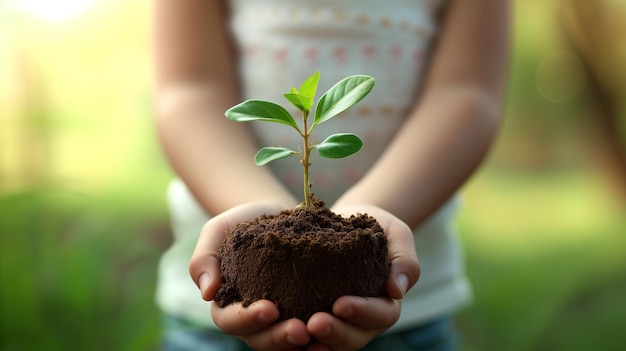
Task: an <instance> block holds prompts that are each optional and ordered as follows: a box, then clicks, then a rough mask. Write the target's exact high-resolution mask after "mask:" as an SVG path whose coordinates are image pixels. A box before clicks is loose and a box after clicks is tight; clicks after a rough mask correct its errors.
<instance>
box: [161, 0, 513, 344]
mask: <svg viewBox="0 0 626 351" xmlns="http://www.w3.org/2000/svg"><path fill="white" fill-rule="evenodd" d="M155 4H156V7H155V44H156V45H155V56H156V124H157V129H158V133H159V136H160V139H161V142H162V145H163V148H164V151H165V153H166V155H167V157H168V159H169V161H170V162H171V164H172V167H173V169H174V170H175V172H176V174H177V175H178V179H177V180H175V181H174V182H173V183H172V184H171V186H170V189H169V198H168V199H169V204H170V207H171V213H172V223H173V228H174V244H173V245H172V247H171V249H170V250H168V252H166V253H165V255H164V256H163V258H162V260H161V265H160V269H159V285H158V291H157V300H158V304H159V306H160V307H161V309H162V310H163V311H164V313H165V314H166V316H167V317H166V318H167V321H166V322H167V324H166V330H165V346H166V349H171V350H240V349H246V344H247V345H248V346H249V347H251V348H253V349H259V350H286V349H301V348H304V347H308V349H310V350H328V349H333V350H356V349H359V348H363V347H367V348H366V349H368V350H384V349H388V350H422V349H428V350H431V349H433V350H434V349H436V350H454V349H455V347H456V346H455V345H456V343H455V337H454V333H453V332H452V330H451V328H450V325H451V317H450V316H451V315H452V314H453V313H454V312H455V311H456V310H458V309H459V308H460V307H462V306H463V305H465V304H467V303H468V302H469V300H470V295H471V294H470V287H469V284H468V282H467V280H466V277H465V275H464V270H463V264H462V253H461V250H460V247H459V243H458V239H457V237H456V234H455V232H454V230H453V228H452V222H453V217H454V214H455V212H456V207H457V205H456V203H457V201H456V200H455V199H456V196H455V193H456V192H457V190H458V189H459V188H460V187H461V186H462V185H463V184H464V182H465V181H466V180H467V179H468V178H469V177H470V176H471V175H472V173H473V172H474V171H475V170H476V168H477V167H478V166H479V164H480V162H481V160H482V159H483V158H484V156H485V154H486V153H487V151H488V149H489V146H490V144H491V142H492V140H493V138H494V135H495V134H496V130H497V126H498V122H499V118H500V115H501V113H502V111H501V109H502V101H503V96H504V87H505V79H504V76H505V71H506V66H507V51H508V35H509V28H508V27H509V13H508V12H509V4H508V1H505V0H449V1H446V2H443V1H438V0H398V1H393V2H383V1H375V0H317V1H305V0H230V1H226V0H224V1H217V0H211V1H206V0H182V1H168V0H156V1H155ZM315 71H320V72H321V79H320V83H319V88H318V91H321V92H323V91H325V90H327V89H328V88H329V87H330V86H331V85H332V84H333V83H335V82H336V81H338V80H339V79H341V78H344V77H347V76H349V75H352V74H368V75H371V76H373V77H374V78H376V86H375V87H374V90H373V91H372V92H371V93H370V94H369V95H368V96H367V97H366V98H365V99H364V100H363V101H361V102H360V103H359V104H358V105H357V106H355V107H354V108H353V109H351V110H348V111H347V112H346V113H344V114H342V115H341V116H340V117H337V118H335V119H333V120H332V121H331V122H329V123H325V124H323V125H320V126H319V127H318V129H316V131H315V137H316V138H317V140H318V141H319V140H322V139H323V138H325V137H326V136H328V135H329V134H331V133H334V132H341V131H346V132H352V133H355V134H357V135H360V136H361V137H362V138H363V139H364V147H363V150H361V151H360V152H358V153H357V154H355V155H351V156H350V157H348V158H346V159H342V160H341V161H338V160H330V159H322V158H320V157H317V158H315V159H314V160H313V163H314V167H313V170H312V172H313V173H312V174H311V176H312V181H313V191H314V192H315V195H316V197H318V198H321V199H323V200H324V201H325V202H326V203H327V204H328V205H329V206H331V209H332V210H334V211H335V212H338V213H341V214H345V215H349V214H351V213H357V212H361V213H362V212H367V213H369V214H370V215H372V216H374V217H376V218H377V219H378V221H379V222H380V223H381V224H382V225H383V227H384V229H385V230H386V234H387V236H388V239H389V244H390V252H389V254H390V258H391V260H392V266H391V271H390V276H389V280H388V282H387V290H388V294H389V298H360V297H354V296H345V297H342V298H340V299H338V300H337V302H336V303H335V304H334V306H333V314H332V315H331V314H327V313H318V314H315V315H314V316H313V317H311V318H310V320H309V321H306V322H303V321H300V320H296V319H292V320H287V321H284V322H280V323H274V321H275V320H276V319H277V318H278V311H277V308H276V306H275V305H273V304H272V303H271V302H270V301H259V302H256V303H253V304H252V305H251V306H248V307H246V308H243V307H242V306H241V304H233V305H229V306H226V307H225V308H218V307H217V306H215V305H213V304H212V303H209V302H206V301H203V299H205V300H211V299H212V298H213V296H214V294H215V292H216V290H217V288H218V287H219V284H220V278H219V262H218V260H217V256H216V253H217V252H218V249H219V246H220V244H221V240H222V238H223V237H224V231H225V229H226V228H227V227H229V226H230V225H233V224H235V223H237V222H240V221H243V220H246V219H251V218H254V217H257V216H259V215H261V214H264V213H268V214H273V213H277V212H279V211H280V210H282V209H287V208H293V207H294V206H295V205H296V204H297V203H298V202H300V201H302V199H301V195H300V192H301V180H300V177H299V172H300V171H301V170H300V169H299V167H298V166H297V165H296V166H294V165H293V161H291V162H290V160H286V161H279V162H274V163H272V164H271V165H270V166H264V167H257V166H255V165H254V163H253V162H252V159H253V155H254V154H255V152H256V151H257V150H258V148H259V145H285V146H289V147H297V146H298V145H299V143H300V141H299V139H298V138H299V136H298V135H292V134H294V133H288V132H289V131H288V130H285V129H284V128H280V127H277V126H276V125H268V124H264V123H252V124H240V123H235V122H231V121H229V120H227V119H226V118H225V117H224V112H225V111H226V110H227V109H228V108H229V107H231V106H233V105H235V104H237V103H239V102H241V101H242V100H244V99H248V98H256V99H264V100H269V101H274V102H277V103H280V102H281V101H283V100H282V94H283V93H286V92H288V89H289V88H290V87H291V86H297V85H299V84H300V83H301V82H302V81H303V80H304V79H305V78H307V77H308V76H310V75H311V74H312V73H313V72H315ZM283 105H284V106H288V104H286V103H285V104H283ZM207 221H208V222H207ZM205 223H206V225H205ZM194 247H195V251H194ZM192 252H193V257H192ZM416 253H417V257H419V265H418V262H417V259H416V256H415V255H416ZM190 259H191V261H190ZM189 262H191V263H190V264H189ZM420 269H421V277H420V281H419V284H417V285H416V286H415V287H414V288H412V289H411V287H412V286H413V285H414V284H415V283H416V281H417V279H418V276H419V275H420ZM188 270H189V272H191V277H189V274H188ZM194 283H195V284H194ZM198 288H200V293H198ZM400 312H402V313H401V314H400ZM232 335H234V336H232ZM235 336H236V337H235ZM366 345H367V346H366ZM434 347H438V348H434Z"/></svg>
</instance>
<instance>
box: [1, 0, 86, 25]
mask: <svg viewBox="0 0 626 351" xmlns="http://www.w3.org/2000/svg"><path fill="white" fill-rule="evenodd" d="M96 1H98V0H55V1H50V0H11V1H10V2H9V4H10V5H11V6H13V7H14V8H16V9H19V10H21V11H24V12H26V13H28V14H30V15H32V16H35V17H37V18H40V19H43V20H47V21H64V20H68V19H70V18H72V17H76V16H78V15H80V14H82V13H84V12H85V11H87V10H88V9H89V8H90V7H91V6H92V5H93V4H95V3H96Z"/></svg>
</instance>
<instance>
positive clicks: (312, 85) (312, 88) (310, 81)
mask: <svg viewBox="0 0 626 351" xmlns="http://www.w3.org/2000/svg"><path fill="white" fill-rule="evenodd" d="M319 81H320V72H319V71H318V72H315V73H313V75H312V76H310V77H309V78H307V79H306V80H305V81H304V82H303V83H302V85H300V95H302V96H306V97H309V98H311V100H312V99H313V98H314V97H315V93H316V92H317V83H319ZM309 108H311V107H309Z"/></svg>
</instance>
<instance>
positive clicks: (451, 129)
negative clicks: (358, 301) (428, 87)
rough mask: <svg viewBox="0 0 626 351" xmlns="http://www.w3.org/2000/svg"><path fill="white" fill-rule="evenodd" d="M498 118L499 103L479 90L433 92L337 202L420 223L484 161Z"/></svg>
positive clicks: (339, 204) (411, 222)
mask: <svg viewBox="0 0 626 351" xmlns="http://www.w3.org/2000/svg"><path fill="white" fill-rule="evenodd" d="M432 116H437V117H436V118H431V117H432ZM499 116H500V103H499V101H497V100H496V98H495V97H490V96H485V95H484V94H482V93H481V92H479V91H475V90H472V89H463V88H459V89H456V91H454V90H453V91H442V92H436V93H433V94H432V96H430V97H428V98H427V99H426V100H425V101H424V102H423V103H422V104H421V105H420V108H419V109H418V110H416V111H414V112H413V114H412V116H410V117H409V119H408V120H407V123H406V124H405V125H404V126H403V128H402V129H401V130H400V131H399V134H398V135H397V137H396V138H395V140H394V142H393V143H392V144H391V145H390V146H389V147H388V148H387V150H386V151H385V153H384V154H383V155H382V156H381V158H380V159H379V160H378V161H377V163H376V164H375V166H374V167H373V168H372V169H371V170H370V171H369V172H368V173H367V174H366V175H365V176H364V177H363V179H361V180H360V181H359V182H358V183H357V184H356V185H355V186H353V187H352V188H351V189H349V190H348V191H347V192H346V193H345V194H344V195H343V196H342V197H341V198H340V199H339V200H338V201H337V203H336V206H344V205H349V204H370V205H375V206H378V207H381V208H383V209H385V210H387V211H389V212H391V213H393V214H394V215H396V216H397V217H399V218H400V219H402V220H403V221H404V222H405V223H407V224H408V225H409V226H411V227H415V226H417V225H418V224H420V223H422V222H423V221H424V220H425V219H426V218H427V217H428V216H429V215H430V214H432V213H433V212H434V211H435V210H436V209H437V208H439V207H440V206H441V205H442V204H443V203H444V202H445V201H446V200H447V199H448V198H449V197H450V195H452V194H453V193H454V192H456V191H457V190H458V189H459V187H461V186H462V185H463V183H464V182H465V181H466V180H467V179H468V178H469V177H470V176H471V175H472V173H473V172H474V171H475V170H476V168H477V167H478V166H479V165H480V163H481V161H482V160H483V158H484V157H485V155H486V153H487V151H488V149H489V146H490V144H491V142H492V140H493V138H494V136H495V134H496V130H497V125H498V120H499Z"/></svg>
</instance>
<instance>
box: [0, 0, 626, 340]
mask: <svg viewBox="0 0 626 351" xmlns="http://www.w3.org/2000/svg"><path fill="white" fill-rule="evenodd" d="M514 3H515V30H514V50H513V58H512V72H511V80H510V84H509V94H508V101H507V110H506V118H505V120H504V124H503V127H502V131H501V133H500V136H499V138H498V140H497V142H496V145H495V148H494V150H493V152H492V154H491V155H490V157H489V159H488V160H487V161H486V163H485V164H484V167H483V168H482V169H481V170H480V172H479V173H478V174H477V175H476V176H475V177H473V178H472V179H471V180H470V182H469V183H468V184H467V185H466V186H465V187H464V188H463V195H464V197H465V203H466V206H465V207H464V208H463V210H462V212H461V214H460V216H459V219H458V226H459V228H460V229H461V231H462V237H463V241H464V244H465V246H466V249H467V261H468V268H469V275H470V278H471V279H472V280H473V282H474V286H475V302H474V304H473V305H472V306H471V307H470V308H468V309H466V310H464V311H463V312H462V313H461V315H460V317H459V319H458V326H459V329H460V330H461V331H462V333H463V338H464V341H465V346H464V350H477V351H478V350H622V349H623V347H625V345H626V333H624V327H625V326H626V211H625V210H626V161H625V158H624V155H625V150H626V146H625V145H626V143H625V142H624V141H625V140H626V138H625V137H624V135H626V133H625V130H626V127H625V125H626V123H625V122H624V120H625V116H626V113H625V111H626V108H624V103H623V102H622V101H625V100H624V99H623V97H624V92H626V89H623V88H624V87H625V86H626V68H625V67H626V42H625V41H624V40H623V35H624V33H626V24H625V23H626V1H623V0H606V1H599V0H594V1H588V0H562V1H561V0H516V1H515V2H514ZM150 7H151V4H150V1H148V0H144V1H124V0H107V1H103V0H57V1H46V0H4V1H0V350H3V351H4V350H7V351H8V350H156V349H158V345H159V333H160V330H161V325H160V323H161V316H160V314H159V312H158V310H157V309H156V307H155V305H154V301H153V300H154V298H153V293H154V287H155V275H156V265H157V262H158V258H159V255H160V254H161V253H162V252H163V251H164V250H165V249H166V248H167V246H168V244H169V242H170V237H169V235H170V230H169V226H168V218H167V212H166V205H165V202H164V191H165V187H166V185H167V182H168V181H169V179H171V177H172V172H171V170H170V169H169V168H168V166H167V164H166V162H165V159H164V158H163V156H162V154H161V150H160V148H159V146H158V143H157V141H156V138H155V133H154V128H153V124H152V120H151V99H152V90H151V83H152V73H151V58H150V45H151V39H150V17H151V9H150Z"/></svg>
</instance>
